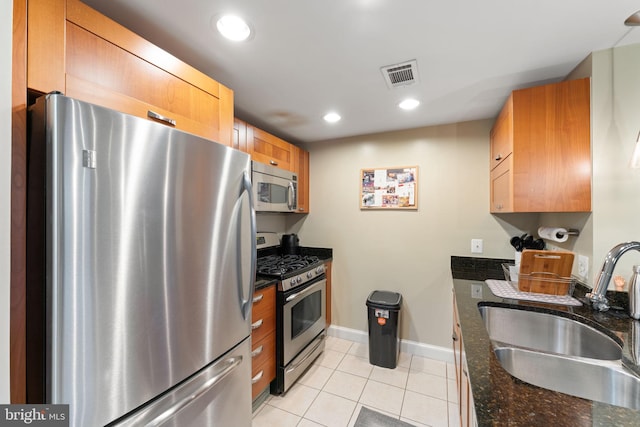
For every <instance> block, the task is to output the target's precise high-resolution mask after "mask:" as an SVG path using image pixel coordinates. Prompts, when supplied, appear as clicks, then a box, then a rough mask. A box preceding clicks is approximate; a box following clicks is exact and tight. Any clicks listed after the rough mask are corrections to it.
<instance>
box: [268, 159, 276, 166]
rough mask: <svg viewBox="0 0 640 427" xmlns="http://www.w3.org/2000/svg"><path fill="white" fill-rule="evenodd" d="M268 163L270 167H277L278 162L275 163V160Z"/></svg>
mask: <svg viewBox="0 0 640 427" xmlns="http://www.w3.org/2000/svg"><path fill="white" fill-rule="evenodd" d="M269 163H270V164H271V165H272V166H278V162H276V161H275V160H269Z"/></svg>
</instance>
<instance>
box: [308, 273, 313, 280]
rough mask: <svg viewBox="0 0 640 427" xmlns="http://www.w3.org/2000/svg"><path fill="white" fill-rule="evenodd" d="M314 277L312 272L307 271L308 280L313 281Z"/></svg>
mask: <svg viewBox="0 0 640 427" xmlns="http://www.w3.org/2000/svg"><path fill="white" fill-rule="evenodd" d="M312 277H313V273H312V272H311V271H307V278H308V279H311V278H312Z"/></svg>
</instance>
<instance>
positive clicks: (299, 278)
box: [298, 276, 302, 284]
mask: <svg viewBox="0 0 640 427" xmlns="http://www.w3.org/2000/svg"><path fill="white" fill-rule="evenodd" d="M300 282H302V276H298V284H300Z"/></svg>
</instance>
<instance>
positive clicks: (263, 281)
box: [255, 276, 278, 291]
mask: <svg viewBox="0 0 640 427" xmlns="http://www.w3.org/2000/svg"><path fill="white" fill-rule="evenodd" d="M276 283H278V279H274V278H270V277H262V276H259V277H257V278H256V286H255V290H256V291H257V290H260V289H262V288H267V287H269V286H271V285H275V284H276Z"/></svg>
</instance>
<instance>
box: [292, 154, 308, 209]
mask: <svg viewBox="0 0 640 427" xmlns="http://www.w3.org/2000/svg"><path fill="white" fill-rule="evenodd" d="M291 159H292V162H291V171H292V172H295V173H296V174H298V213H309V152H308V151H307V150H303V149H302V148H300V147H297V146H295V145H292V146H291Z"/></svg>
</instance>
